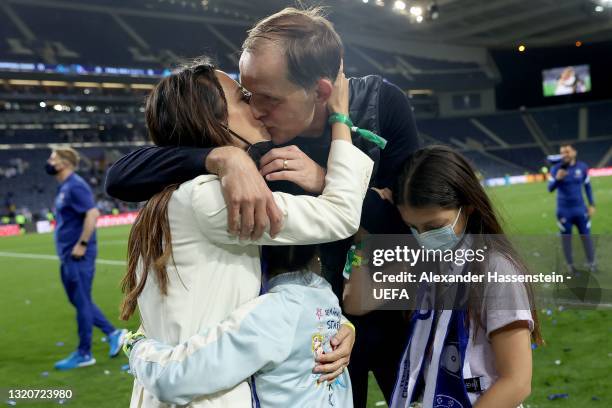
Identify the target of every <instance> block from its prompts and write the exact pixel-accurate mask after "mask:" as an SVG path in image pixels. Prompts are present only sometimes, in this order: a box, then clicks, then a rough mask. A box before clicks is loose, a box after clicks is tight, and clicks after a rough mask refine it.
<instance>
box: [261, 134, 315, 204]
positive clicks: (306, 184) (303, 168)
mask: <svg viewBox="0 0 612 408" xmlns="http://www.w3.org/2000/svg"><path fill="white" fill-rule="evenodd" d="M260 166H261V168H260V170H259V172H260V173H261V175H262V176H264V177H265V178H266V180H268V181H277V180H286V181H290V182H292V183H295V184H297V185H298V186H300V187H301V188H303V189H304V190H306V191H308V192H310V193H315V194H321V193H322V192H323V188H325V169H324V168H323V167H321V166H319V165H318V164H317V163H315V162H314V161H313V160H312V159H311V158H310V157H308V156H307V155H306V154H305V153H304V152H302V151H301V150H300V148H299V147H297V146H286V147H279V148H276V149H272V150H270V151H269V152H268V153H266V154H265V155H264V156H263V157H262V158H261V161H260Z"/></svg>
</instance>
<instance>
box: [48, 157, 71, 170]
mask: <svg viewBox="0 0 612 408" xmlns="http://www.w3.org/2000/svg"><path fill="white" fill-rule="evenodd" d="M47 163H49V164H50V165H52V166H53V167H55V169H56V170H57V171H62V170H63V169H64V168H65V167H66V163H65V161H64V160H62V158H61V157H59V156H58V155H57V153H55V152H52V153H51V156H49V158H48V159H47Z"/></svg>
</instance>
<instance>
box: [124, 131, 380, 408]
mask: <svg viewBox="0 0 612 408" xmlns="http://www.w3.org/2000/svg"><path fill="white" fill-rule="evenodd" d="M372 166H373V162H372V160H370V158H369V157H368V156H366V155H365V154H364V153H362V152H361V151H360V150H359V149H358V148H356V147H354V146H353V145H352V144H351V143H348V142H345V141H339V140H337V141H333V142H332V145H331V149H330V154H329V159H328V167H327V175H326V177H325V189H324V190H323V193H322V195H320V196H319V197H310V196H292V195H289V194H285V193H279V192H275V193H274V199H275V201H276V204H277V205H278V207H279V208H280V210H281V211H282V212H283V215H284V220H283V228H282V230H281V232H280V233H279V234H278V235H277V236H276V237H275V238H274V239H272V238H271V237H270V236H269V235H268V234H264V236H263V237H262V238H261V239H259V240H258V241H240V240H239V239H238V238H236V237H233V236H231V235H229V233H228V232H227V207H226V204H225V201H224V198H223V194H222V190H221V183H220V182H219V179H218V178H217V177H216V176H214V175H206V176H200V177H196V178H195V179H193V180H191V181H188V182H186V183H183V184H182V185H181V186H180V187H179V188H178V189H177V190H176V191H175V192H174V193H173V195H172V198H171V199H170V202H169V205H168V218H169V222H170V229H171V234H172V250H173V259H174V265H176V267H175V266H174V265H173V264H172V263H170V264H169V265H168V280H169V282H168V294H167V296H162V295H161V293H160V291H159V286H158V284H157V282H156V280H155V278H154V274H149V278H148V279H147V282H146V284H145V288H144V290H143V292H142V293H141V295H140V297H139V298H138V307H139V310H140V315H141V320H142V325H143V328H144V331H145V332H146V334H147V336H148V337H150V338H153V339H156V340H159V341H160V342H163V343H166V344H170V345H177V344H180V343H183V342H185V341H187V340H188V339H189V338H190V337H191V336H193V335H194V334H196V333H199V332H201V331H203V330H204V329H206V328H207V327H210V326H212V325H216V324H217V323H219V322H220V321H222V320H223V319H224V318H226V317H227V316H228V315H229V314H230V313H231V312H232V311H233V310H235V309H236V308H238V307H239V306H241V305H242V304H244V303H246V302H248V301H249V300H251V299H253V298H255V297H257V295H258V294H259V290H260V287H261V265H260V251H259V246H260V245H291V244H314V243H322V242H331V241H337V240H340V239H344V238H347V237H349V236H351V235H353V234H354V233H355V232H356V231H357V229H358V228H359V223H360V218H361V207H362V204H363V198H364V196H365V193H366V192H367V189H368V184H369V181H370V176H371V173H372ZM227 369H228V370H231V367H228V368H227ZM203 380H204V379H203ZM130 406H131V407H147V408H148V407H168V406H169V405H167V404H163V403H161V402H159V401H158V400H157V399H156V398H155V397H154V396H153V395H151V394H150V393H148V392H147V391H146V390H145V389H144V388H143V387H142V385H140V384H139V383H138V381H137V380H135V381H134V388H133V391H132V399H131V404H130ZM190 406H193V407H207V408H209V407H217V408H221V407H227V408H241V407H250V406H251V392H250V387H249V384H248V382H247V381H246V379H245V381H243V382H241V383H240V384H238V385H237V386H235V387H234V388H232V389H230V390H226V391H223V392H218V393H216V394H213V395H209V396H207V397H203V398H198V399H196V400H194V401H193V402H192V403H191V405H190Z"/></svg>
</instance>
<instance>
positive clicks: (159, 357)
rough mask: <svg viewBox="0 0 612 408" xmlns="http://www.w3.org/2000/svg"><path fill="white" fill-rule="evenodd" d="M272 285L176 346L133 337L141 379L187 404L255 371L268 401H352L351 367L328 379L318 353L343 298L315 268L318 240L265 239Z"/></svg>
mask: <svg viewBox="0 0 612 408" xmlns="http://www.w3.org/2000/svg"><path fill="white" fill-rule="evenodd" d="M266 251H267V252H268V253H267V254H266V259H268V273H269V276H270V277H271V279H270V280H269V282H268V285H269V288H270V290H269V292H268V293H266V294H265V295H262V296H260V297H258V298H257V299H254V300H252V301H250V302H248V303H246V304H245V305H243V306H241V307H240V308H238V309H237V310H235V311H234V312H233V313H232V314H231V315H230V316H229V317H228V318H227V319H225V320H224V321H222V322H221V323H219V324H218V325H216V326H215V327H211V328H208V329H205V330H203V331H201V332H200V333H198V334H196V335H194V336H192V337H190V338H189V339H188V340H187V341H186V342H184V343H182V344H179V345H177V346H171V345H167V344H163V343H162V342H159V341H156V340H153V339H145V338H144V337H143V336H138V337H133V338H132V339H131V340H129V341H128V346H126V349H127V350H126V353H127V354H128V357H129V360H130V369H131V372H132V374H134V376H135V377H136V379H137V381H138V382H139V383H141V384H143V386H144V387H145V389H147V391H149V392H151V393H152V394H153V395H155V396H156V397H157V398H158V399H159V400H160V401H165V402H169V403H173V404H179V405H183V404H187V403H189V402H190V401H191V400H193V399H194V398H196V397H198V396H201V395H206V394H212V393H215V392H219V391H220V390H224V389H228V388H231V387H234V386H235V385H236V384H238V383H239V382H240V381H243V380H244V379H245V378H248V377H250V376H251V375H253V374H254V379H253V383H254V384H255V387H254V388H255V389H256V390H257V394H256V395H257V400H258V404H257V405H256V406H261V407H263V408H287V407H317V408H324V407H340V408H351V407H352V406H353V397H352V392H351V382H350V379H349V375H348V372H347V371H346V370H343V372H342V374H341V375H340V376H339V377H338V378H336V380H335V381H333V382H330V383H325V384H323V383H322V381H321V378H320V376H319V375H317V374H313V373H312V364H313V362H314V361H315V358H318V357H320V356H321V355H323V354H326V353H329V352H331V350H332V346H331V344H330V339H331V338H332V337H333V336H335V334H336V332H337V329H338V327H339V326H340V323H341V316H342V315H341V311H340V305H339V302H338V299H337V298H336V296H335V295H334V292H333V291H332V289H331V286H330V285H329V283H327V281H325V279H323V278H322V277H320V276H319V275H317V274H315V273H313V272H311V271H310V268H309V263H311V260H312V258H313V255H314V253H315V247H313V246H308V245H306V246H293V247H291V246H289V247H267V248H266Z"/></svg>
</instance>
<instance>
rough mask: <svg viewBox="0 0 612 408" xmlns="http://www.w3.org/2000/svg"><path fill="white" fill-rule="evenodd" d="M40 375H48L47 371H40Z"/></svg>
mask: <svg viewBox="0 0 612 408" xmlns="http://www.w3.org/2000/svg"><path fill="white" fill-rule="evenodd" d="M40 375H41V376H43V377H48V376H49V372H48V371H43V372H42V373H40Z"/></svg>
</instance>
